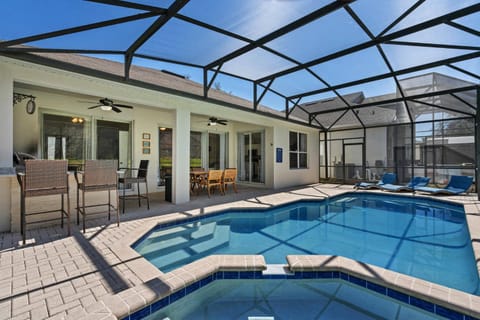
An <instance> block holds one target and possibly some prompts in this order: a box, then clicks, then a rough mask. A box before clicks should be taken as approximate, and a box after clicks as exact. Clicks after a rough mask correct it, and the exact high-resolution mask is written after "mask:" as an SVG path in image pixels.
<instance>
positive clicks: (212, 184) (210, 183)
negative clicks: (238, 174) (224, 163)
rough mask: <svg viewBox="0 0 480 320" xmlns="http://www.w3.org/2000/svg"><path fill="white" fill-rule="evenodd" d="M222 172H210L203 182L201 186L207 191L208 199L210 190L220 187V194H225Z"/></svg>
mask: <svg viewBox="0 0 480 320" xmlns="http://www.w3.org/2000/svg"><path fill="white" fill-rule="evenodd" d="M222 175H223V171H222V170H210V171H208V175H207V177H206V178H205V179H203V180H201V181H200V182H199V183H200V186H201V187H205V188H206V189H207V193H208V197H209V198H210V189H212V188H216V187H219V189H220V193H221V194H223V183H222Z"/></svg>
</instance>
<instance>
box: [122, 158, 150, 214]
mask: <svg viewBox="0 0 480 320" xmlns="http://www.w3.org/2000/svg"><path fill="white" fill-rule="evenodd" d="M148 162H149V160H140V165H139V166H138V168H120V169H119V170H122V169H124V170H125V172H124V174H123V176H121V177H120V178H118V183H119V184H121V185H122V195H121V196H120V197H119V198H120V199H122V212H123V213H125V200H138V206H139V207H140V206H141V200H142V199H146V200H147V209H148V210H150V199H149V197H148V182H147V176H148ZM140 183H145V193H144V194H140ZM133 184H136V185H137V194H128V195H127V194H125V190H126V189H127V188H128V186H129V185H133Z"/></svg>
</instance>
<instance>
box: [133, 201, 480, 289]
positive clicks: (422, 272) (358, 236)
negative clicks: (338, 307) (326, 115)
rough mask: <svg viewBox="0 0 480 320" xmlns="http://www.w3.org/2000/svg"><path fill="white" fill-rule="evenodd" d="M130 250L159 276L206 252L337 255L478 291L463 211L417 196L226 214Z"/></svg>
mask: <svg viewBox="0 0 480 320" xmlns="http://www.w3.org/2000/svg"><path fill="white" fill-rule="evenodd" d="M134 249H135V250H137V251H138V252H139V253H140V254H142V255H143V256H144V257H145V258H146V259H148V260H149V261H150V262H152V263H153V264H154V265H156V266H157V267H158V268H159V269H160V270H162V271H164V272H168V271H171V270H173V269H175V268H178V267H180V266H182V265H184V264H187V263H190V262H192V261H195V260H197V259H199V258H202V257H205V256H208V255H211V254H261V255H263V256H264V257H265V260H266V262H267V263H268V264H275V263H286V259H285V257H286V256H287V255H292V254H324V255H340V256H345V257H348V258H351V259H355V260H358V261H362V262H366V263H369V264H373V265H377V266H380V267H383V268H386V269H390V270H394V271H397V272H401V273H404V274H408V275H411V276H414V277H417V278H422V279H425V280H428V281H432V282H435V283H438V284H442V285H445V286H448V287H451V288H456V289H459V290H463V291H465V292H469V293H478V283H479V278H478V272H477V269H476V264H475V259H474V255H473V250H472V246H471V240H470V235H469V232H468V228H467V224H466V219H465V213H464V210H463V207H462V206H459V205H454V204H451V203H447V202H444V201H436V200H427V199H423V198H418V197H407V196H394V195H377V194H366V193H350V194H346V195H343V196H341V197H334V198H331V199H328V200H324V201H315V202H313V201H304V202H300V203H295V204H290V205H286V206H282V207H278V208H274V209H270V210H268V211H258V212H252V211H231V212H228V213H221V214H216V215H214V216H211V217H206V218H202V219H199V218H196V219H192V220H189V221H188V220H187V222H185V223H183V224H176V225H174V226H170V227H162V226H158V227H157V228H155V229H154V230H152V231H151V232H150V233H149V234H148V235H147V236H146V237H145V238H143V239H142V240H141V241H140V242H139V243H137V244H136V245H134Z"/></svg>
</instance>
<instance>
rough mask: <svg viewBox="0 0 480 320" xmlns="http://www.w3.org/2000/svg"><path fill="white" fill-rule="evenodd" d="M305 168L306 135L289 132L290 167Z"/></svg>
mask: <svg viewBox="0 0 480 320" xmlns="http://www.w3.org/2000/svg"><path fill="white" fill-rule="evenodd" d="M306 168H307V135H306V134H305V133H300V132H290V169H306Z"/></svg>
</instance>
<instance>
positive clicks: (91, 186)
mask: <svg viewBox="0 0 480 320" xmlns="http://www.w3.org/2000/svg"><path fill="white" fill-rule="evenodd" d="M83 169H84V170H83V172H80V171H78V172H75V179H76V181H77V224H79V223H80V214H81V215H82V223H83V232H84V233H85V216H86V215H87V211H86V208H91V207H99V206H107V207H108V220H110V212H111V210H112V209H113V210H115V211H116V214H117V226H120V215H119V210H118V203H119V199H118V189H117V160H85V164H84V168H83ZM80 176H81V177H80ZM80 178H81V179H80ZM99 191H107V194H108V202H106V203H99V204H91V205H88V206H87V205H85V193H87V192H99ZM111 191H114V192H115V203H116V206H114V205H113V203H112V199H111ZM80 192H81V193H82V202H81V205H80ZM99 213H103V212H90V213H88V214H99Z"/></svg>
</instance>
